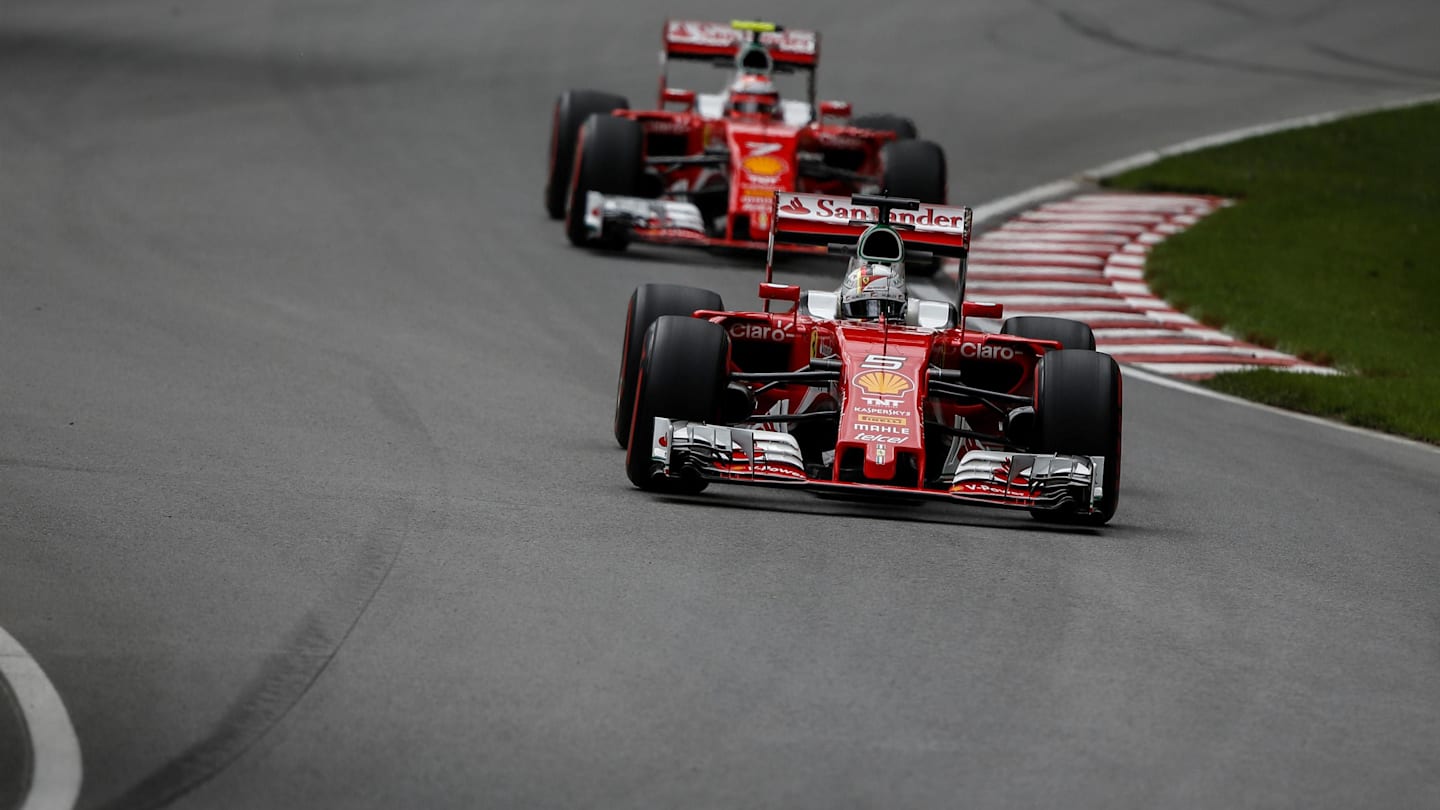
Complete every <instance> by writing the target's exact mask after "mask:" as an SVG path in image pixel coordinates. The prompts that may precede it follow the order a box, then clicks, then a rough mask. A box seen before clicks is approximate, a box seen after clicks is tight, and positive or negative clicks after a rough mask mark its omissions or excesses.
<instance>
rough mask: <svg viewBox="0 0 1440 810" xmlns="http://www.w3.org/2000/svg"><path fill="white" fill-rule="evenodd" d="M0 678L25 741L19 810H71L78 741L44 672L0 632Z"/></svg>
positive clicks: (77, 788) (77, 791) (76, 783)
mask: <svg viewBox="0 0 1440 810" xmlns="http://www.w3.org/2000/svg"><path fill="white" fill-rule="evenodd" d="M0 678H4V679H5V682H6V683H7V684H9V686H10V690H11V691H12V692H14V693H15V699H16V702H17V703H19V705H20V719H21V721H22V722H24V723H25V731H26V733H27V735H28V736H29V738H30V751H31V753H32V754H33V756H32V757H31V763H32V764H31V773H30V790H29V792H28V793H27V794H26V795H25V800H24V801H22V802H21V803H20V810H70V808H72V807H74V806H75V800H76V799H77V798H79V796H80V777H81V774H82V768H81V762H80V741H79V739H77V738H76V736H75V728H74V726H72V725H70V713H69V712H67V711H65V703H64V702H63V701H61V700H60V693H59V692H56V691H55V687H54V685H52V684H51V683H50V680H49V679H48V678H46V677H45V671H44V670H42V669H41V668H40V665H39V664H38V663H36V662H35V659H34V658H31V657H30V654H29V653H28V652H26V651H25V648H24V647H22V646H20V642H18V641H16V640H15V637H14V636H12V635H10V634H9V633H7V632H5V628H3V627H0Z"/></svg>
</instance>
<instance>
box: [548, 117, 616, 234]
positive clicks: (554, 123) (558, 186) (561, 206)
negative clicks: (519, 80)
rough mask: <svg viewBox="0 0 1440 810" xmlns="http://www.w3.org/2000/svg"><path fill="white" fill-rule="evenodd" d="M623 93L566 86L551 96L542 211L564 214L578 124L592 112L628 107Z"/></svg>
mask: <svg viewBox="0 0 1440 810" xmlns="http://www.w3.org/2000/svg"><path fill="white" fill-rule="evenodd" d="M628 109H630V102H629V101H627V100H626V99H625V97H624V96H617V95H615V94H614V93H602V92H600V91H598V90H566V91H565V92H563V93H561V94H560V95H559V97H557V98H556V99H555V111H554V113H553V114H552V116H551V120H550V160H549V165H550V169H549V171H548V172H546V174H545V213H547V214H549V215H550V218H551V219H564V218H565V200H566V198H567V197H568V195H569V194H570V171H571V169H572V168H574V162H575V141H576V139H577V138H579V136H580V127H581V126H583V125H584V123H585V120H586V119H588V118H589V117H590V116H592V115H594V114H596V113H608V112H610V111H612V110H628Z"/></svg>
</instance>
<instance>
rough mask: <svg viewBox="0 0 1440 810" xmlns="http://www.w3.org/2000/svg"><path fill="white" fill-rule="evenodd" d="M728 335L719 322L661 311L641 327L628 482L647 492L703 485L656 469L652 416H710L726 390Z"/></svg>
mask: <svg viewBox="0 0 1440 810" xmlns="http://www.w3.org/2000/svg"><path fill="white" fill-rule="evenodd" d="M729 355H730V338H729V336H728V335H726V334H725V329H724V327H722V326H720V324H718V323H711V322H710V321H702V320H700V319H698V318H686V317H682V316H678V315H665V316H663V317H661V318H660V319H659V320H657V321H655V323H654V324H652V325H651V327H650V329H649V330H648V331H646V333H645V344H644V348H643V350H642V351H641V353H640V372H639V375H638V379H637V381H636V387H635V412H634V417H633V419H632V421H631V424H630V443H629V445H628V446H627V447H626V448H625V474H626V476H628V477H629V478H630V483H632V484H634V485H635V486H637V487H639V488H641V489H643V490H647V491H651V492H669V493H677V494H691V493H696V492H699V491H701V490H703V489H705V487H706V486H707V485H708V482H706V481H705V480H703V479H701V478H699V477H694V478H666V477H664V476H658V475H656V474H655V471H654V468H653V464H652V462H651V460H650V451H651V447H652V446H653V445H654V442H655V417H657V416H663V417H666V418H669V419H679V420H685V421H689V422H706V421H710V420H713V419H714V418H715V415H716V413H717V411H718V410H719V406H720V395H721V392H722V391H724V390H725V381H726V365H727V362H728V358H729Z"/></svg>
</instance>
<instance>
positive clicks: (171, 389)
mask: <svg viewBox="0 0 1440 810" xmlns="http://www.w3.org/2000/svg"><path fill="white" fill-rule="evenodd" d="M877 8H878V7H877V6H876V4H874V3H872V2H832V3H827V4H825V6H824V9H823V11H822V10H820V8H819V7H817V6H815V5H806V6H803V7H802V6H798V5H797V6H796V7H795V9H794V10H793V12H792V11H788V10H787V9H786V8H785V7H783V6H777V7H775V8H774V9H773V10H772V11H771V12H770V13H772V14H774V15H775V16H777V17H780V18H782V19H785V20H788V21H790V22H791V23H792V24H806V23H809V24H814V25H817V26H819V27H822V28H823V31H824V35H825V37H826V39H825V42H824V63H825V64H824V70H823V73H822V79H821V81H822V90H823V92H824V94H825V95H830V96H842V97H848V98H849V99H851V100H852V101H854V102H855V105H856V109H857V110H858V111H885V110H894V111H897V112H904V113H909V114H912V115H913V116H914V117H915V118H916V119H917V121H918V122H919V124H920V127H921V129H922V131H923V132H924V133H926V134H928V135H930V136H931V137H934V138H935V139H937V140H939V141H940V142H941V143H942V144H943V145H944V146H945V148H946V149H947V151H948V152H949V155H950V170H951V189H952V193H953V196H954V198H955V199H956V201H963V202H974V203H979V202H984V201H986V200H988V199H993V198H995V197H998V196H1001V195H1004V194H1008V193H1011V192H1014V191H1017V190H1020V189H1023V188H1027V187H1029V186H1032V185H1035V184H1037V183H1041V182H1045V181H1048V180H1052V179H1055V178H1057V177H1062V176H1066V175H1068V174H1070V173H1072V172H1074V171H1075V170H1077V169H1081V168H1084V167H1087V166H1093V165H1096V164H1098V163H1101V162H1104V161H1107V160H1111V159H1115V158H1119V157H1123V156H1125V155H1127V154H1131V153H1134V152H1138V151H1141V150H1144V149H1150V148H1154V147H1157V146H1163V145H1165V144H1167V143H1173V142H1176V141H1180V140H1184V139H1186V138H1190V137H1194V136H1196V135H1202V134H1206V133H1210V132H1215V131H1219V130H1224V129H1229V128H1233V127H1238V126H1243V125H1249V124H1255V123H1260V122H1263V121H1268V120H1274V119H1279V118H1286V117H1291V116H1296V115H1302V114H1307V113H1313V112H1319V111H1323V110H1328V109H1333V108H1340V107H1351V106H1357V105H1363V104H1369V103H1378V102H1381V101H1386V100H1391V99H1396V98H1401V97H1406V96H1411V95H1417V94H1420V93H1424V92H1432V91H1434V90H1435V89H1436V88H1437V87H1440V58H1437V56H1436V53H1437V52H1436V50H1435V47H1434V33H1435V31H1437V30H1440V5H1437V4H1435V3H1434V2H1432V0H1415V1H1414V2H1372V3H1340V2H1329V1H1327V2H1313V1H1311V2H1284V3H1272V2H1265V3H1261V2H1243V0H1227V1H1225V2H1222V1H1221V0H1214V2H1200V1H1199V0H1197V1H1196V2H1178V1H1177V2H1165V3H1159V2H1150V0H1146V1H1145V2H1140V1H1139V0H1130V1H1129V2H1121V1H1120V0H1086V1H1085V2H1079V0H1072V1H1069V2H1066V1H1062V0H1044V1H1043V2H1027V3H1016V2H1011V0H1003V1H1002V0H988V1H986V2H975V3H965V4H960V3H948V2H938V0H937V1H935V2H926V3H915V4H907V3H898V4H889V5H885V6H884V11H883V13H881V12H880V11H877ZM742 11H743V10H742ZM686 12H688V13H692V14H695V15H696V16H702V17H721V18H723V17H726V16H729V15H730V13H731V9H728V8H722V7H718V6H705V5H701V4H694V3H691V4H683V5H676V4H668V3H659V2H638V1H637V2H626V3H623V4H621V3H613V4H612V3H568V4H557V3H529V4H513V3H506V4H501V3H484V2H481V3H477V2H462V1H461V0H414V1H413V2H405V3H394V2H379V1H378V0H354V1H353V2H345V3H336V2H322V1H321V0H307V1H305V2H290V3H279V2H264V1H262V0H255V2H245V3H236V2H230V0H224V2H221V0H187V2H184V3H179V2H175V3H160V2H146V3H142V2H130V0H69V1H68V2H66V3H54V2H49V0H44V1H40V0H33V1H27V0H6V2H5V3H4V5H3V6H0V626H3V627H4V628H5V629H6V630H8V631H9V632H10V633H11V634H13V635H14V636H15V637H16V638H17V639H19V640H20V641H21V642H22V643H23V644H24V646H25V647H26V649H28V650H29V651H30V653H31V654H32V655H33V656H34V658H35V660H36V661H38V662H39V664H40V665H41V666H42V667H43V668H44V670H45V671H46V672H47V673H48V674H49V676H50V679H51V680H52V681H53V683H54V685H55V687H56V689H57V690H58V691H59V693H60V695H61V696H63V698H64V700H65V703H66V706H67V707H68V709H69V713H70V716H71V718H73V721H74V727H75V730H76V732H77V734H78V736H79V739H80V742H81V745H82V748H83V752H84V762H85V778H84V784H83V789H82V791H81V794H80V802H79V805H80V806H82V807H86V808H147V807H159V806H179V807H197V808H198V807H205V808H232V807H233V808H276V807H346V808H364V807H574V806H595V807H658V806H686V807H707V806H714V807H720V806H748V807H846V806H874V807H954V806H972V807H1000V806H1016V807H1030V806H1066V807H1117V806H1118V807H1124V806H1131V807H1156V806H1161V807H1238V806H1270V807H1274V806H1297V807H1298V806H1303V807H1360V806H1372V807H1421V806H1432V807H1433V806H1437V804H1440V597H1437V594H1436V590H1435V583H1436V581H1437V578H1440V538H1437V530H1436V525H1437V518H1440V497H1437V488H1440V454H1437V453H1434V452H1431V451H1428V450H1424V449H1416V448H1414V447H1411V446H1407V445H1402V444H1396V443H1390V442H1385V441H1379V440H1376V439H1374V438H1371V437H1367V436H1363V435H1357V434H1353V433H1347V432H1342V431H1339V430H1333V429H1330V428H1327V427H1323V426H1316V425H1313V424H1309V423H1306V422H1301V421H1297V420H1292V419H1288V418H1285V417H1283V416H1277V415H1274V414H1272V413H1268V412H1265V411H1261V410H1256V409H1250V408H1245V407H1239V406H1234V405H1229V404H1226V403H1221V402H1216V401H1213V400H1208V399H1201V398H1198V397H1195V396H1193V395H1190V394H1187V393H1184V392H1181V391H1175V390H1170V389H1167V388H1162V387H1159V386H1154V385H1150V384H1146V383H1143V382H1140V381H1137V380H1132V381H1130V382H1129V384H1128V385H1127V388H1126V400H1125V406H1126V437H1125V480H1124V494H1123V497H1122V501H1121V506H1120V512H1119V514H1118V515H1117V517H1116V519H1115V522H1114V524H1113V525H1112V526H1110V527H1108V528H1106V529H1104V530H1102V531H1096V532H1061V531H1047V530H1045V529H1043V528H1042V527H1039V526H1037V525H1035V524H1033V523H1032V522H1031V521H1030V520H1029V519H1028V518H1027V517H1025V516H1023V515H1014V514H1010V513H1004V512H992V511H984V510H979V509H967V508H954V509H947V508H942V507H937V506H933V505H932V506H928V507H924V508H916V509H901V508H895V507H875V506H866V505H852V504H845V503H840V502H836V501H824V500H815V499H811V498H807V497H792V496H787V495H783V494H772V493H758V494H757V493H752V492H749V491H746V490H735V489H729V490H720V491H714V492H713V494H707V495H706V496H705V497H703V498H700V499H694V500H664V499H657V498H653V497H650V496H646V495H642V494H640V493H638V492H636V491H634V490H632V489H631V488H630V486H629V485H628V484H627V482H626V481H625V478H624V475H623V473H622V469H621V455H620V452H619V451H618V450H617V449H616V448H615V447H614V443H613V440H612V439H611V438H610V436H609V418H610V409H611V403H612V397H613V386H614V376H615V371H616V366H617V353H618V349H619V340H620V330H621V326H622V316H623V307H624V303H625V299H626V296H627V295H628V293H629V291H630V290H631V289H632V288H633V287H634V286H635V285H636V284H638V283H641V282H644V281H650V280H664V281H672V282H679V283H686V284H695V285H699V286H706V287H710V288H713V289H716V290H718V291H720V292H722V293H723V294H724V295H725V297H726V299H727V301H729V302H733V303H735V304H743V303H745V302H748V301H753V300H754V299H753V294H754V292H753V291H754V283H755V281H756V280H757V273H756V270H755V267H754V265H753V263H752V262H751V261H749V260H743V259H730V258H721V257H712V256H708V255H706V254H699V253H683V252H676V251H666V250H637V251H633V252H632V253H630V254H629V255H626V256H623V257H608V256H599V255H590V254H586V253H582V252H577V251H574V250H572V249H570V248H569V247H568V245H566V244H565V242H564V239H563V237H562V235H561V232H560V229H559V228H558V227H556V226H555V225H554V224H552V223H550V222H548V221H547V220H545V219H544V217H543V215H542V208H541V201H540V184H541V179H542V172H543V169H544V166H543V157H544V152H545V148H544V147H545V142H546V138H547V127H548V123H549V105H550V103H551V99H552V98H553V95H554V93H555V92H557V91H558V90H560V89H562V88H565V87H569V86H599V87H602V88H606V89H613V90H618V91H621V92H625V93H628V94H629V95H630V96H631V98H632V99H633V100H635V101H636V102H637V103H639V102H643V101H644V100H645V99H647V98H649V97H650V95H651V94H652V93H653V91H654V70H655V68H654V51H655V48H656V44H657V31H658V26H659V21H660V19H661V18H662V17H663V16H665V14H667V13H670V14H677V15H678V14H683V13H686ZM716 81H717V83H718V77H716ZM703 89H708V88H703ZM792 278H799V279H801V280H802V281H804V282H805V283H813V284H814V285H815V286H829V285H831V284H833V283H834V279H833V278H831V277H830V276H828V275H826V274H825V273H823V272H821V271H817V270H809V271H806V274H805V275H792ZM0 697H3V694H0ZM6 705H7V704H6V701H5V700H0V709H3V708H5V706H6ZM10 714H11V713H10V712H9V711H8V709H7V710H6V711H4V712H0V717H4V718H7V719H5V720H3V721H0V729H4V732H3V735H0V736H3V737H4V738H5V745H3V746H0V753H3V754H4V756H3V758H0V763H14V762H17V761H21V760H22V759H23V756H24V751H23V750H22V746H23V740H21V739H19V738H18V737H17V734H18V731H17V725H16V724H15V723H14V722H13V718H11V717H10ZM17 740H19V741H18V742H17ZM14 771H15V768H13V767H11V768H9V770H8V772H6V773H3V774H0V800H5V799H9V800H13V798H14V796H15V794H16V792H17V790H18V788H17V787H16V785H17V783H18V779H19V778H20V777H18V776H17V774H16V773H15V772H14Z"/></svg>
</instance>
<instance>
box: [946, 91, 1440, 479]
mask: <svg viewBox="0 0 1440 810" xmlns="http://www.w3.org/2000/svg"><path fill="white" fill-rule="evenodd" d="M1434 101H1440V93H1429V94H1426V95H1421V96H1412V97H1410V98H1406V99H1400V100H1398V101H1388V102H1385V103H1383V104H1378V105H1373V106H1368V107H1351V108H1347V109H1343V110H1331V111H1329V112H1322V113H1316V114H1314V115H1304V116H1300V117H1298V118H1287V119H1285V120H1283V121H1276V122H1272V123H1269V124H1258V125H1256V126H1250V127H1242V128H1240V129H1232V130H1229V131H1226V132H1219V133H1216V134H1213V135H1204V136H1201V137H1199V138H1192V139H1190V140H1188V141H1181V142H1180V143H1177V144H1174V145H1171V146H1167V147H1163V148H1161V149H1152V150H1150V151H1148V152H1141V153H1140V154H1137V155H1131V156H1130V157H1127V158H1121V159H1119V160H1113V161H1111V162H1109V163H1104V164H1101V165H1099V166H1096V167H1095V168H1092V169H1088V170H1086V171H1083V172H1081V173H1080V174H1079V177H1080V178H1082V179H1083V180H1103V179H1105V178H1107V177H1113V176H1115V175H1117V174H1120V173H1121V172H1125V171H1129V170H1130V169H1138V168H1140V167H1141V166H1148V165H1150V164H1152V163H1155V162H1157V161H1159V160H1161V159H1163V158H1167V157H1174V156H1176V155H1183V154H1185V153H1187V152H1194V151H1197V150H1200V149H1205V148H1208V147H1212V146H1224V145H1226V144H1230V143H1234V142H1235V141H1243V140H1245V139H1246V138H1253V137H1257V136H1260V135H1270V134H1273V133H1276V132H1284V131H1285V130H1290V129H1302V128H1304V127H1313V126H1318V125H1320V124H1326V123H1330V122H1332V121H1338V120H1340V119H1342V118H1351V117H1354V116H1357V115H1367V114H1369V113H1376V112H1385V111H1387V110H1401V109H1405V108H1407V107H1418V106H1420V105H1421V104H1429V103H1431V102H1434ZM1082 188H1084V185H1083V183H1082V181H1081V180H1075V179H1070V180H1056V181H1054V182H1050V183H1045V184H1043V185H1039V186H1035V187H1033V188H1029V189H1026V190H1025V191H1021V192H1017V193H1015V194H1011V195H1009V196H1007V197H1001V198H1000V199H998V200H992V201H990V202H988V203H984V204H982V205H977V206H974V207H973V208H972V209H971V211H972V212H973V214H972V216H973V219H972V222H973V223H974V225H975V226H977V227H978V226H980V225H983V224H986V223H988V222H989V221H990V220H993V219H998V218H1000V217H1002V216H1005V215H1007V214H1010V213H1013V212H1015V211H1017V210H1019V209H1021V208H1026V207H1029V206H1031V205H1034V204H1036V203H1039V202H1044V201H1046V200H1052V199H1056V198H1059V197H1065V196H1069V195H1072V194H1074V193H1076V192H1078V191H1079V190H1081V189H1082ZM937 292H938V290H937ZM941 300H945V299H944V298H943V297H941ZM1124 373H1125V374H1126V375H1129V376H1133V377H1134V378H1136V379H1139V380H1142V381H1144V382H1149V383H1154V384H1155V385H1160V386H1164V387H1166V388H1173V389H1175V390H1177V391H1186V392H1189V393H1192V394H1196V395H1199V396H1203V397H1210V398H1212V399H1217V400H1220V401H1222V402H1229V403H1231V404H1233V405H1241V406H1244V407H1249V408H1254V409H1256V410H1261V411H1267V412H1269V413H1273V414H1278V415H1280V416H1288V417H1290V418H1291V419H1298V420H1300V421H1302V422H1309V423H1311V424H1317V425H1326V426H1328V427H1331V428H1334V429H1336V430H1340V431H1344V432H1346V433H1354V434H1358V435H1361V436H1369V437H1371V438H1375V439H1381V440H1383V441H1387V442H1391V443H1393V444H1398V445H1402V446H1407V447H1412V448H1416V449H1420V450H1427V451H1429V452H1431V453H1440V447H1436V446H1435V445H1431V444H1426V443H1425V442H1419V441H1415V440H1414V439H1407V438H1405V437H1403V436H1395V435H1393V434H1390V433H1381V432H1380V431H1378V430H1370V429H1369V428H1362V427H1356V426H1354V425H1347V424H1345V423H1343V422H1336V421H1334V420H1330V419H1325V418H1322V417H1319V416H1312V415H1310V414H1308V413H1299V412H1297V411H1287V410H1285V409H1283V408H1276V407H1275V406H1273V405H1265V404H1262V403H1259V402H1253V401H1251V400H1248V399H1241V398H1240V397H1235V396H1231V395H1229V394H1222V393H1220V392H1218V391H1211V390H1210V389H1208V388H1202V387H1200V386H1198V385H1193V384H1191V383H1187V382H1183V381H1180V380H1174V379H1171V378H1169V377H1165V376H1161V375H1159V374H1151V373H1150V372H1148V371H1142V370H1140V369H1138V368H1135V367H1134V366H1128V365H1127V366H1125V372H1124Z"/></svg>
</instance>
